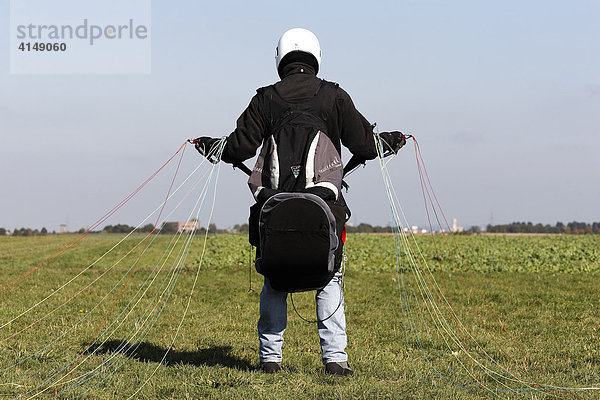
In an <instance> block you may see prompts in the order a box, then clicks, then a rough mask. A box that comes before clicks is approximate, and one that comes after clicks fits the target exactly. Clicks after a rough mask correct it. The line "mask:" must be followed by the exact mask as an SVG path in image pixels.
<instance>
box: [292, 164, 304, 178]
mask: <svg viewBox="0 0 600 400" xmlns="http://www.w3.org/2000/svg"><path fill="white" fill-rule="evenodd" d="M290 169H291V170H292V174H294V178H297V177H298V175H300V171H302V165H292V166H291V167H290Z"/></svg>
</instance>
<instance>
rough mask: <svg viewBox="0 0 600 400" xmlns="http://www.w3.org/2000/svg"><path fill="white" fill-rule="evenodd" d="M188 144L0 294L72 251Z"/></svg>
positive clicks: (0, 287)
mask: <svg viewBox="0 0 600 400" xmlns="http://www.w3.org/2000/svg"><path fill="white" fill-rule="evenodd" d="M186 143H187V142H184V143H183V144H182V145H181V147H179V149H178V150H177V151H176V152H175V154H173V155H172V156H171V157H170V158H169V159H168V160H167V161H166V162H165V163H164V164H163V165H162V166H161V167H160V168H159V169H157V170H156V171H155V172H154V173H153V174H152V175H150V177H148V179H146V180H145V181H144V182H143V183H142V184H141V185H140V186H138V187H137V188H136V189H135V190H134V191H133V192H131V193H130V194H129V195H128V196H127V197H125V198H124V199H123V200H121V201H120V202H119V203H118V204H117V205H116V206H114V207H113V208H112V209H111V210H110V211H108V212H107V213H106V214H104V215H103V216H102V217H101V218H100V219H99V220H97V221H96V222H94V224H92V226H91V227H89V228H88V229H87V230H86V231H85V232H83V233H81V234H80V235H79V236H77V237H76V238H75V239H73V240H72V241H71V242H69V243H67V244H66V245H65V246H63V247H62V248H61V249H59V250H58V251H56V252H55V253H53V254H52V255H50V256H49V257H47V258H46V259H44V260H43V261H40V262H39V263H38V264H36V265H35V266H33V267H31V268H30V269H29V270H28V271H27V272H24V273H23V274H21V275H19V276H18V277H16V278H14V279H12V280H11V281H9V282H7V283H5V284H4V285H2V286H0V293H2V292H5V291H7V290H8V289H10V288H12V287H13V286H15V285H16V284H17V283H19V282H21V281H23V280H24V279H25V278H27V277H28V276H30V275H31V274H33V273H34V272H36V271H38V270H39V269H41V268H43V267H45V266H46V265H48V264H49V263H50V262H52V261H53V260H55V259H56V258H57V257H59V256H60V255H62V254H63V253H65V252H66V251H67V250H69V249H71V248H72V247H73V246H75V245H76V244H77V243H79V242H80V241H81V240H83V238H85V237H86V236H87V235H88V234H89V233H90V232H91V231H92V230H93V229H95V228H96V227H98V226H99V225H100V224H101V223H102V222H104V221H106V220H107V219H108V218H109V217H111V216H112V215H113V214H114V213H115V212H117V211H118V210H119V209H120V208H121V207H123V206H124V205H125V204H126V203H127V202H128V201H129V200H131V199H132V198H133V197H134V196H135V195H136V194H137V193H138V192H139V191H140V190H142V189H143V188H144V186H146V185H147V184H148V182H150V181H151V180H152V179H154V178H155V177H156V175H158V173H159V172H160V171H162V170H163V169H164V168H165V167H166V166H167V165H168V164H169V163H170V162H171V161H172V160H173V158H175V156H176V155H177V154H178V153H179V152H180V151H181V150H182V149H184V151H185V145H186ZM182 155H183V153H182Z"/></svg>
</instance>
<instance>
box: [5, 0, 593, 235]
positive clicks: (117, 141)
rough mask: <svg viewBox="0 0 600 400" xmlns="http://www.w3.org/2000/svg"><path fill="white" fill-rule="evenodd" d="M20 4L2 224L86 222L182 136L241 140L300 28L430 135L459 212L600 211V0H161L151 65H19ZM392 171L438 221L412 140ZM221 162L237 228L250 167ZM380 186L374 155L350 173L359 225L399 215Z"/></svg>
mask: <svg viewBox="0 0 600 400" xmlns="http://www.w3.org/2000/svg"><path fill="white" fill-rule="evenodd" d="M8 3H9V2H8V1H7V0H3V1H2V3H1V4H2V6H1V7H0V21H1V23H2V24H3V26H4V27H5V29H2V30H0V54H3V55H4V56H0V60H2V63H1V64H0V139H1V145H0V171H2V172H1V173H0V185H1V187H2V195H1V196H0V210H1V211H0V227H6V228H8V229H13V228H15V227H21V226H28V227H34V228H41V227H42V226H46V227H48V228H49V229H50V230H53V229H58V225H59V224H60V223H64V222H65V220H68V223H69V227H70V228H71V229H78V228H79V227H82V226H87V225H89V224H90V223H92V222H93V221H95V220H96V218H97V217H99V216H100V215H101V214H102V213H103V212H104V211H105V210H106V209H109V208H110V207H112V205H113V204H114V203H116V202H117V201H119V200H120V199H121V198H122V197H123V196H124V195H125V194H127V193H128V192H129V191H131V190H132V189H133V188H135V186H136V185H137V184H138V183H139V182H140V181H141V180H143V179H144V178H145V177H146V176H147V175H148V174H150V173H151V172H152V171H153V170H154V169H155V168H156V166H157V164H158V162H159V161H160V160H164V159H166V158H167V157H168V156H170V155H171V154H172V153H173V152H174V151H175V150H176V149H177V148H178V147H179V145H180V144H181V143H182V142H183V141H184V140H185V139H186V138H188V137H195V136H201V135H210V136H221V135H224V134H228V133H229V132H231V130H232V129H233V128H234V126H235V120H236V119H237V117H238V116H239V114H240V113H241V112H242V111H243V109H244V108H245V107H246V105H247V104H248V102H249V100H250V98H251V97H252V95H253V94H254V91H255V89H256V88H257V87H259V86H264V85H267V84H270V83H272V82H274V81H275V80H277V74H276V71H275V64H274V50H275V46H276V42H277V40H278V38H279V36H280V35H281V33H283V32H284V31H285V30H286V29H288V28H291V27H298V26H300V27H305V28H308V29H311V30H312V31H314V32H315V34H316V35H317V36H318V37H319V39H320V41H321V46H322V48H323V61H322V69H321V72H320V76H321V77H323V78H326V79H329V80H333V81H336V82H339V83H340V85H341V86H342V87H343V88H344V89H346V90H347V91H348V92H349V93H350V95H351V96H352V97H353V99H354V102H355V104H356V106H357V107H358V108H359V110H360V111H361V112H362V113H363V114H364V115H365V116H366V117H367V118H368V119H369V120H371V121H376V122H378V124H379V126H380V128H381V129H383V130H391V129H397V130H402V131H405V132H407V133H411V134H414V135H415V136H416V137H417V138H418V139H419V141H420V143H421V149H422V151H423V156H424V157H425V161H426V162H427V163H428V168H429V172H430V176H431V178H432V181H433V184H434V186H435V187H436V189H437V192H438V196H439V198H440V201H441V202H442V205H443V206H444V211H445V212H446V215H447V216H448V217H449V218H453V217H455V218H457V219H458V221H459V224H462V225H465V226H470V225H485V224H487V223H488V222H490V217H491V214H492V213H493V219H494V223H505V222H511V221H521V220H525V221H533V222H543V223H554V222H556V221H558V220H560V221H563V222H568V221H572V220H581V221H587V222H591V221H598V220H600V212H599V211H600V210H599V207H598V205H597V204H598V203H599V199H600V185H599V184H598V180H599V178H598V174H599V172H600V161H599V160H598V154H599V153H600V136H599V133H600V132H599V130H600V2H598V1H572V2H564V1H525V2H523V1H502V2H500V1H496V2H489V1H380V2H349V1H343V2H342V1H339V2H316V1H315V2H313V1H303V2H283V1H278V2H274V1H273V2H247V1H237V2H236V1H220V2H210V3H208V4H207V3H205V2H197V1H185V2H184V1H171V2H166V1H165V2H158V1H153V3H152V27H151V28H152V73H151V74H149V75H11V74H9V68H8V46H9V44H8V43H9V39H8V38H9V37H8V34H9V32H8V23H9V12H8ZM188 150H189V149H188ZM390 167H391V168H392V169H393V170H394V172H393V175H394V177H395V178H394V181H395V185H396V189H397V190H398V191H399V194H400V196H401V201H402V203H403V205H404V206H405V212H406V214H407V217H408V219H409V221H410V222H411V223H414V224H422V223H424V222H425V221H426V219H425V214H424V212H423V206H422V201H421V199H420V197H419V196H420V191H419V188H418V186H417V174H416V168H415V162H414V156H413V154H412V148H407V149H405V150H403V152H402V154H400V156H399V157H397V158H396V159H395V160H394V161H392V163H391V164H390ZM222 172H223V173H222V179H221V187H220V204H219V205H218V207H217V209H216V210H215V218H214V219H215V222H216V223H217V225H219V226H222V227H225V226H232V225H233V224H235V223H242V222H244V221H245V220H246V218H247V207H248V206H249V205H250V204H251V203H252V198H251V195H250V193H249V190H248V188H247V186H246V183H245V181H246V178H245V177H244V176H243V175H242V174H241V173H240V172H239V171H232V170H231V169H230V168H224V169H223V170H222ZM380 181H381V179H380V177H379V171H378V169H377V166H376V163H371V164H368V165H367V167H366V168H365V169H363V170H360V171H358V172H356V173H355V174H354V175H352V176H351V178H350V179H349V183H350V184H351V192H350V193H349V194H348V196H347V198H348V201H349V203H350V206H351V208H352V209H353V212H354V215H353V221H354V222H369V223H373V224H382V225H383V224H387V223H389V222H390V220H391V217H390V215H389V211H388V207H387V206H386V203H385V201H386V200H385V194H384V191H383V186H382V184H381V182H380ZM158 193H162V192H161V191H160V190H159V189H158V188H157V189H156V192H150V193H148V195H147V198H146V199H147V201H148V206H149V205H154V204H156V203H157V199H158V197H157V195H158ZM140 201H141V202H142V203H143V202H144V201H145V200H144V199H142V200H140ZM159 201H160V200H159ZM115 222H123V223H128V224H135V223H137V222H138V221H137V215H136V214H134V213H131V214H127V213H123V214H122V215H121V216H120V217H119V221H115Z"/></svg>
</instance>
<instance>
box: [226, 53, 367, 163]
mask: <svg viewBox="0 0 600 400" xmlns="http://www.w3.org/2000/svg"><path fill="white" fill-rule="evenodd" d="M283 76H284V77H283V79H282V80H281V81H279V82H277V83H276V84H275V85H274V86H275V89H276V90H277V92H278V94H279V95H280V96H281V97H282V98H283V99H285V100H286V101H289V102H292V103H293V102H302V101H304V100H307V99H309V98H310V97H312V96H314V95H315V93H316V92H317V90H318V89H319V87H320V85H321V79H319V78H317V77H316V75H315V72H314V69H313V68H312V67H311V66H309V65H308V64H304V63H300V62H297V63H290V64H288V65H286V66H285V67H284V70H283ZM268 134H269V133H268V132H266V128H265V117H264V110H263V109H262V107H261V102H260V99H259V94H256V95H254V97H253V98H252V100H251V101H250V104H249V105H248V107H247V108H246V110H245V111H244V112H243V113H242V115H241V116H240V117H239V118H238V120H237V127H236V129H235V130H234V131H233V132H232V133H231V134H230V135H229V137H228V139H227V144H226V146H225V149H224V150H223V155H222V157H221V159H222V160H223V161H225V162H226V163H230V164H234V163H238V162H242V161H245V160H247V159H249V158H252V157H254V155H256V150H257V149H258V148H259V147H260V146H261V145H262V144H263V141H264V139H265V138H266V137H267V136H268ZM327 136H329V137H330V138H331V139H332V142H333V145H334V146H335V148H336V149H337V151H338V153H339V154H340V155H341V144H343V145H344V146H345V147H347V148H348V150H350V152H351V153H352V154H353V155H354V156H356V157H358V158H360V159H362V160H372V159H374V158H375V157H377V150H376V148H375V141H374V140H373V133H372V129H371V124H370V123H369V122H368V121H367V120H366V119H365V117H363V116H362V114H361V113H360V112H358V110H356V108H355V107H354V103H353V102H352V99H351V98H350V96H349V95H348V93H346V92H345V91H344V90H343V89H342V88H340V87H338V89H337V93H336V98H335V106H334V108H333V110H332V112H331V113H330V114H329V117H328V120H327ZM340 143H341V144H340Z"/></svg>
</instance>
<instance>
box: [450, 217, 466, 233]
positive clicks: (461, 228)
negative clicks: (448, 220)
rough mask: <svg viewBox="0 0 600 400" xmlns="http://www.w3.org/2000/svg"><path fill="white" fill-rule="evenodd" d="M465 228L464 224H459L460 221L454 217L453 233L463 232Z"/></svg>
mask: <svg viewBox="0 0 600 400" xmlns="http://www.w3.org/2000/svg"><path fill="white" fill-rule="evenodd" d="M464 230H465V228H463V227H462V226H458V223H457V222H456V218H454V219H453V220H452V233H461V232H463V231H464Z"/></svg>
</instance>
